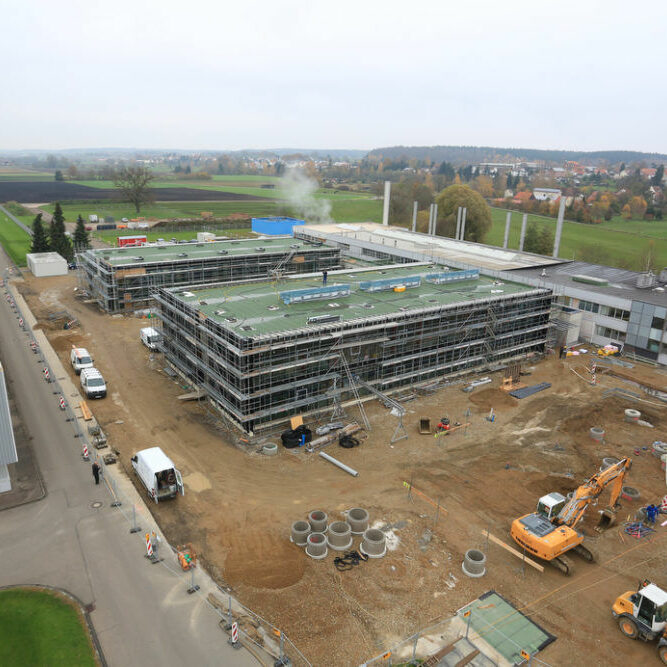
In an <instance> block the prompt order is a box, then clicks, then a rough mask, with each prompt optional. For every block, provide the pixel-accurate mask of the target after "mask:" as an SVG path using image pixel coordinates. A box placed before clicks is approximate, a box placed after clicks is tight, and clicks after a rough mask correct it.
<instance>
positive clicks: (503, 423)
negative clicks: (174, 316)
mask: <svg viewBox="0 0 667 667" xmlns="http://www.w3.org/2000/svg"><path fill="white" fill-rule="evenodd" d="M74 285H75V280H74V277H73V276H68V277H62V278H48V279H39V280H36V279H34V278H32V277H28V278H27V279H26V282H25V283H23V284H21V285H20V289H21V292H22V293H23V294H24V296H25V297H26V299H27V301H28V303H29V304H30V306H31V308H32V309H33V312H34V313H35V315H36V317H37V318H38V321H39V323H38V325H37V326H41V327H42V328H44V329H45V330H46V332H47V335H48V336H49V338H50V340H51V342H52V344H53V346H54V348H55V349H56V350H57V351H58V353H59V354H60V355H61V357H62V359H63V362H64V364H65V366H66V367H69V364H68V359H67V355H68V351H69V349H70V347H71V345H72V344H75V345H82V346H85V347H87V348H88V350H90V351H91V352H92V354H93V356H94V358H95V362H96V366H98V367H99V368H100V369H101V370H102V372H103V374H104V375H105V378H106V379H107V382H108V385H109V396H108V397H107V398H106V399H105V400H102V401H98V402H95V403H92V404H91V407H92V410H93V412H94V414H95V416H96V417H97V419H98V420H99V421H100V423H101V424H102V426H103V428H104V430H105V431H106V432H107V434H108V436H109V440H110V443H111V445H112V446H113V447H114V448H115V449H117V450H118V451H119V452H120V455H121V456H120V459H121V464H122V465H123V467H124V468H125V469H126V470H127V471H131V466H130V465H129V457H130V456H131V455H132V454H133V453H134V452H135V451H136V450H138V449H142V448H145V447H150V446H154V445H159V446H160V447H162V449H163V450H164V451H165V452H166V453H167V454H168V456H170V457H171V458H172V459H173V460H174V461H175V462H176V464H177V466H178V467H179V468H180V469H181V471H182V472H183V475H184V479H185V484H186V495H185V497H183V498H178V499H177V500H176V501H175V502H170V503H163V504H160V505H153V504H151V505H150V507H151V510H152V511H153V513H154V514H155V516H156V518H157V519H158V521H159V523H160V525H161V527H162V528H163V530H164V532H165V534H166V535H167V537H168V539H169V540H170V542H171V543H172V544H178V543H182V542H192V543H193V544H194V545H195V547H196V550H197V552H198V553H199V554H200V555H201V557H202V558H203V560H204V562H205V563H206V565H207V567H208V568H209V570H210V571H211V573H212V574H213V576H214V577H215V578H216V579H217V580H218V581H219V583H221V585H224V586H229V587H230V588H231V589H232V590H233V591H234V593H235V595H236V596H237V597H238V598H239V599H240V600H241V601H242V602H243V603H244V604H246V605H247V606H248V607H250V608H252V609H254V610H255V611H256V612H258V613H259V614H260V615H262V616H263V617H264V618H268V619H270V620H271V621H272V622H273V623H274V624H275V625H276V626H277V627H280V628H282V629H283V630H284V631H285V633H286V634H287V635H288V636H289V637H290V638H291V639H292V641H294V643H295V644H296V645H297V646H298V647H299V648H300V650H301V651H302V652H303V653H304V654H305V655H306V657H308V658H309V659H310V661H311V662H312V663H313V664H315V665H355V664H358V663H360V662H363V660H364V659H367V658H369V657H371V656H373V655H376V654H377V653H379V652H380V651H381V650H382V649H384V648H387V647H390V646H392V644H393V643H395V642H396V641H397V640H399V639H401V638H403V637H405V636H407V635H409V634H411V633H413V632H416V631H417V630H419V629H420V628H423V627H425V626H428V625H429V624H432V623H433V622H434V621H436V620H438V619H441V618H444V617H447V616H450V615H452V614H453V613H454V612H455V610H456V609H458V608H460V607H461V606H462V605H464V604H465V603H467V602H469V601H470V600H472V599H474V598H476V597H477V596H479V595H480V594H481V593H483V592H485V591H488V590H490V589H495V590H496V591H498V592H499V593H501V594H502V595H503V596H505V597H506V598H507V599H508V600H510V601H511V602H512V603H513V604H515V605H516V606H517V607H518V608H520V609H522V610H523V611H524V613H526V614H528V615H530V616H531V617H533V618H534V619H535V620H536V622H538V623H539V624H540V625H541V626H542V627H544V628H545V629H546V630H547V631H549V632H550V633H552V634H554V635H556V636H557V638H558V639H557V641H555V642H554V643H553V644H551V645H550V646H549V647H548V648H547V649H546V650H545V651H544V652H543V653H541V654H540V658H541V659H543V660H545V661H546V662H547V663H549V664H551V665H573V664H582V665H583V664H585V665H610V664H619V663H624V664H638V663H640V662H642V661H651V660H656V659H657V658H656V656H655V650H656V649H655V646H652V645H647V644H644V643H643V642H632V641H630V640H628V639H626V638H624V637H623V636H622V635H621V634H620V632H619V631H618V630H617V628H616V624H615V622H614V620H613V619H612V617H611V613H610V608H611V604H612V602H613V601H614V599H615V598H616V596H618V595H619V594H620V593H622V592H623V591H625V590H627V589H630V588H634V587H635V586H636V583H637V581H638V580H639V579H640V578H644V577H648V578H651V579H653V580H654V581H655V582H656V583H658V584H659V585H662V586H663V587H665V586H667V579H665V575H664V572H665V556H666V553H667V552H666V550H665V544H666V541H665V535H666V534H667V527H666V528H662V527H660V526H657V533H656V536H655V537H654V538H653V540H652V541H650V542H649V541H646V542H639V541H636V540H634V539H632V538H629V537H627V536H625V537H621V533H620V531H619V530H618V529H617V528H613V529H611V530H609V531H607V532H606V533H603V534H601V535H599V534H598V533H596V532H595V531H594V530H592V528H593V526H594V525H595V523H596V521H597V511H596V509H595V508H591V509H590V510H589V512H588V515H587V517H586V519H585V521H584V522H583V529H584V531H585V532H586V534H587V535H588V536H589V538H588V540H589V541H588V544H589V546H591V548H592V549H593V550H594V551H595V552H596V553H597V554H598V556H599V560H598V563H596V564H590V563H586V562H584V561H583V560H580V559H578V558H577V557H576V556H573V559H575V561H576V563H575V568H576V569H575V573H574V575H572V576H570V577H564V576H563V575H562V574H560V573H558V572H557V571H555V570H552V569H549V568H547V569H545V571H544V573H543V574H540V573H539V572H537V571H534V570H533V569H532V568H530V567H526V568H525V572H522V568H521V564H520V562H519V561H518V560H516V559H515V558H514V557H513V556H511V555H510V554H508V553H506V552H505V551H503V550H502V549H500V548H499V547H496V546H493V545H487V544H486V543H485V538H484V537H483V535H482V531H483V530H485V529H487V528H488V529H490V531H491V533H492V534H494V535H496V536H497V537H499V538H501V539H503V540H505V541H506V542H507V543H510V544H513V543H512V541H511V538H510V537H509V528H510V524H511V522H512V520H513V519H514V518H516V517H518V516H521V515H523V514H526V513H528V512H531V511H533V510H534V508H535V505H536V502H537V499H538V498H539V497H540V496H541V495H543V494H545V493H548V492H550V491H559V492H561V493H566V492H568V491H570V490H572V489H574V488H575V487H576V486H577V485H578V484H579V483H581V482H582V481H583V479H584V478H585V477H588V476H590V475H592V474H593V473H594V472H595V471H596V470H597V469H598V466H599V465H600V463H601V459H602V457H603V456H617V457H623V456H632V457H633V459H634V466H633V469H632V471H631V472H630V476H629V480H628V483H629V484H630V485H632V486H634V487H636V488H638V489H639V490H640V491H641V494H642V499H641V501H639V502H637V503H635V504H634V505H633V504H632V503H628V502H626V501H623V504H624V507H623V509H622V510H621V511H620V512H619V520H621V519H622V520H625V519H626V518H627V516H628V515H629V514H634V511H635V510H636V509H637V508H638V507H639V506H641V505H645V504H647V503H648V502H657V501H659V500H660V498H662V496H663V495H664V494H665V477H664V472H663V471H661V470H660V466H659V462H658V460H657V459H656V458H654V457H653V456H652V455H651V454H650V444H651V442H653V441H654V440H658V439H660V440H667V432H666V429H665V425H666V424H667V408H665V407H663V406H659V407H654V406H650V405H646V404H639V403H633V404H626V403H624V402H622V401H620V400H619V399H617V398H608V399H603V398H602V391H603V390H604V389H605V388H610V387H615V386H619V387H624V388H627V384H625V383H624V382H623V381H622V380H619V379H616V378H611V377H606V376H605V375H604V374H602V375H599V376H598V379H599V384H598V386H596V387H592V386H590V385H589V384H587V383H586V382H584V381H583V380H581V379H579V378H578V377H577V376H575V375H574V374H573V373H572V372H570V368H576V369H577V370H578V371H579V372H580V373H581V374H582V375H586V371H585V369H584V363H585V362H584V361H583V360H582V359H581V357H579V358H576V357H574V358H569V359H567V360H564V361H560V360H558V359H555V358H550V359H549V360H547V361H544V362H541V363H539V364H538V365H537V366H536V367H535V369H534V372H533V373H532V375H531V376H530V377H526V378H524V380H525V381H526V383H527V384H535V383H537V382H541V381H548V382H551V383H552V387H551V388H550V389H548V390H546V391H544V392H541V393H538V394H535V395H533V396H531V397H529V398H526V399H523V400H521V401H519V400H517V399H514V398H512V397H510V396H508V395H507V394H505V393H504V392H503V391H502V390H501V389H499V384H500V381H501V377H500V374H495V375H493V376H492V377H493V383H492V385H488V386H485V387H480V388H478V389H476V390H475V391H474V392H473V393H472V394H466V393H463V392H461V391H460V386H454V387H450V388H448V389H444V390H441V391H439V392H438V393H436V394H434V395H432V396H429V397H426V398H420V399H417V400H415V401H412V402H409V403H406V407H407V408H408V410H409V412H408V415H407V416H406V417H405V424H406V428H407V430H408V433H409V438H408V439H406V440H402V441H400V442H397V443H395V444H394V445H391V444H390V442H389V441H390V439H391V435H392V433H393V431H394V428H395V425H396V419H395V418H394V417H392V416H390V415H389V414H388V412H387V410H386V409H385V408H384V407H383V406H381V405H380V404H379V403H377V402H373V403H369V404H367V411H368V414H369V417H370V420H371V424H372V431H371V432H370V433H369V436H368V438H367V439H366V440H365V441H364V442H363V444H362V445H361V446H360V447H358V448H355V449H352V450H343V449H340V448H339V447H336V446H334V445H331V446H330V447H329V448H328V451H329V452H330V453H331V454H332V455H335V456H336V457H337V458H339V459H340V460H342V461H343V462H345V463H347V464H348V465H351V466H353V467H354V468H355V469H357V470H358V471H359V473H360V475H359V477H357V478H354V477H351V476H349V475H347V474H346V473H344V472H342V471H341V470H338V469H337V468H335V467H333V466H331V465H330V464H328V463H326V462H325V461H323V460H321V459H319V457H317V456H314V455H308V454H307V453H305V452H298V453H295V452H294V450H291V451H288V450H284V449H282V448H281V449H280V452H279V455H278V456H277V457H262V456H260V455H257V454H248V453H246V452H244V451H241V450H240V449H239V448H237V447H236V446H235V444H234V443H235V441H236V440H237V438H236V437H232V436H231V434H230V433H229V432H227V431H224V430H217V429H215V428H214V427H213V426H212V424H211V422H210V421H209V420H207V419H206V417H205V415H206V413H205V411H204V410H203V409H202V407H201V406H199V405H197V404H194V403H187V404H184V403H181V402H180V401H178V400H177V399H176V397H177V396H178V395H179V394H182V393H183V392H184V391H185V390H186V389H187V387H183V386H179V383H177V382H174V381H173V380H172V379H170V378H169V377H168V376H167V375H166V374H165V373H164V372H162V370H161V369H162V363H161V361H158V362H157V363H152V364H151V363H149V353H148V351H147V350H146V348H144V347H143V346H142V345H141V344H140V342H139V334H138V332H139V329H140V327H142V326H146V324H147V323H146V321H145V320H141V319H133V318H122V317H110V316H108V315H105V314H102V313H100V312H99V311H98V310H97V309H96V308H94V307H93V306H88V305H85V304H83V303H81V302H79V301H77V300H76V299H75V298H74V296H73V294H74V293H73V287H74ZM63 309H66V310H68V311H69V312H70V313H71V314H72V315H75V316H76V317H78V318H79V320H80V322H81V326H80V327H78V328H76V329H74V330H72V331H64V330H62V329H60V328H59V325H54V324H52V323H51V322H49V321H48V314H49V313H50V312H53V311H59V310H63ZM633 372H634V373H635V374H637V375H639V376H641V373H642V372H643V367H642V365H641V364H637V365H636V366H635V369H634V371H633ZM647 372H648V373H649V374H650V376H651V377H652V378H655V377H656V376H657V377H658V378H660V379H662V380H664V379H665V375H664V373H661V372H656V371H655V370H650V369H649V370H647ZM664 384H665V385H667V382H664ZM181 385H182V383H181ZM654 400H655V399H654ZM491 407H493V408H494V411H495V414H496V421H495V422H493V423H490V422H489V421H487V420H486V419H485V415H486V414H488V411H489V409H490V408H491ZM627 407H634V408H637V409H639V410H641V411H642V414H643V418H644V419H646V420H648V421H649V422H651V423H652V424H653V425H654V426H655V428H654V429H649V428H647V427H642V426H637V425H631V424H628V423H626V422H625V421H624V419H623V416H624V415H623V409H624V408H627ZM467 409H469V410H470V412H471V421H472V424H471V426H470V427H469V428H467V429H466V431H465V432H463V430H460V431H458V432H457V433H455V434H451V435H449V436H447V437H441V438H438V439H435V438H434V437H433V436H423V435H419V434H418V431H417V423H418V419H419V416H420V415H427V416H429V417H430V418H431V422H432V424H435V423H437V421H438V419H439V418H440V417H441V416H443V415H447V416H449V418H450V419H451V420H452V421H454V420H458V421H460V422H463V421H464V413H465V411H466V410H467ZM349 412H350V414H351V416H353V417H355V416H356V413H355V412H354V411H349ZM592 426H601V427H603V428H604V429H605V430H606V442H605V444H604V445H602V444H599V443H596V442H595V441H593V440H592V439H591V438H590V437H589V429H590V428H591V427H592ZM644 447H648V448H649V450H645V449H642V448H644ZM636 448H639V451H640V454H639V455H635V454H634V450H635V449H636ZM130 476H131V477H133V478H134V475H132V474H130ZM134 479H135V483H136V478H134ZM410 480H411V481H412V483H413V485H414V487H415V488H417V489H419V490H420V491H422V492H423V493H424V494H426V495H427V496H429V497H430V498H431V499H433V500H434V501H435V502H438V501H439V502H440V504H441V506H442V509H441V510H440V514H439V519H438V521H437V523H436V522H435V517H434V515H435V510H434V508H433V506H432V505H430V504H429V503H428V502H425V501H424V500H423V499H422V498H421V497H420V496H418V495H414V496H413V498H412V499H410V498H409V497H408V494H407V489H406V488H405V487H404V485H403V482H404V481H410ZM603 504H604V502H603V503H601V506H602V505H603ZM356 506H358V507H365V508H367V509H368V510H369V512H370V515H371V521H372V522H374V521H379V522H382V524H391V525H392V526H393V527H394V533H395V535H396V537H397V538H398V540H397V542H398V543H397V545H396V546H395V548H394V550H392V551H389V552H388V555H387V556H386V557H385V558H384V559H381V560H376V561H369V562H367V563H362V564H361V565H360V566H359V567H356V568H354V569H353V570H351V571H347V572H338V571H337V570H336V569H335V568H334V566H333V563H332V560H333V557H334V555H333V554H332V553H330V554H329V557H328V558H327V559H325V560H323V561H313V560H311V559H309V558H308V557H307V556H306V555H305V554H304V552H303V551H302V550H301V549H299V548H298V547H296V546H294V545H292V544H291V543H290V541H289V529H290V524H291V522H292V521H294V520H296V519H302V518H306V516H307V513H308V512H309V511H310V510H312V509H322V510H325V511H326V512H327V513H328V514H329V517H330V520H334V519H337V518H342V514H341V512H342V511H343V510H346V509H348V508H351V507H356ZM427 530H431V531H432V533H433V534H432V538H431V540H430V542H428V544H423V542H424V541H425V540H423V539H422V538H423V536H424V533H425V531H427ZM420 540H421V541H422V544H420ZM355 546H357V545H356V543H355ZM473 547H476V548H482V549H483V550H485V551H486V552H487V556H488V573H487V575H486V576H485V577H484V578H483V579H468V578H466V577H465V576H464V575H463V573H462V572H461V561H462V559H463V553H464V552H465V551H466V550H467V549H469V548H473ZM450 573H451V574H453V575H454V576H455V577H456V578H457V580H458V581H457V583H456V585H455V587H454V588H450V587H449V585H448V584H447V582H448V581H449V582H450V583H451V579H450Z"/></svg>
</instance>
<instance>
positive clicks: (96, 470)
mask: <svg viewBox="0 0 667 667" xmlns="http://www.w3.org/2000/svg"><path fill="white" fill-rule="evenodd" d="M100 469H101V468H100V464H99V463H98V462H97V461H95V462H94V463H93V477H94V478H95V484H99V483H100Z"/></svg>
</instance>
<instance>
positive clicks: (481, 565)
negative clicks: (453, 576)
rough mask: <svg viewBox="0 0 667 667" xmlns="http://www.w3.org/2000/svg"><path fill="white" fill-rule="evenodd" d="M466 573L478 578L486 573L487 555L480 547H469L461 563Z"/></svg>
mask: <svg viewBox="0 0 667 667" xmlns="http://www.w3.org/2000/svg"><path fill="white" fill-rule="evenodd" d="M461 568H462V569H463V572H464V574H466V575H467V576H468V577H472V578H473V579H478V578H479V577H483V576H484V575H485V574H486V555H485V554H484V552H483V551H480V550H479V549H468V551H466V553H465V556H464V557H463V563H462V564H461Z"/></svg>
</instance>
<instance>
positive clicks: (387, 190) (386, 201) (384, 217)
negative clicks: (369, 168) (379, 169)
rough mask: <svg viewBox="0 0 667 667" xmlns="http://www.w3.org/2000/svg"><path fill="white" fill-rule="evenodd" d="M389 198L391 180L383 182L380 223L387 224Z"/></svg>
mask: <svg viewBox="0 0 667 667" xmlns="http://www.w3.org/2000/svg"><path fill="white" fill-rule="evenodd" d="M390 198H391V181H385V182H384V208H383V209H382V224H383V225H385V226H386V225H388V224H389V199H390Z"/></svg>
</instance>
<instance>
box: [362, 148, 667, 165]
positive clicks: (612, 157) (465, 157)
mask: <svg viewBox="0 0 667 667" xmlns="http://www.w3.org/2000/svg"><path fill="white" fill-rule="evenodd" d="M368 156H369V157H377V158H389V159H391V160H398V159H406V160H410V159H416V160H430V161H431V162H435V163H438V162H443V161H446V162H451V163H452V164H459V163H476V162H514V161H516V160H525V161H527V162H535V161H538V160H542V161H545V162H553V163H562V162H566V161H568V160H574V161H576V162H582V163H584V164H602V163H607V164H616V163H620V162H625V163H626V164H631V163H635V162H646V164H647V165H651V164H652V163H660V164H662V163H663V162H667V155H664V154H661V153H641V152H639V151H590V152H586V151H557V150H543V149H539V148H498V147H494V146H389V147H387V148H374V149H373V150H372V151H370V152H369V153H368Z"/></svg>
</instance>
